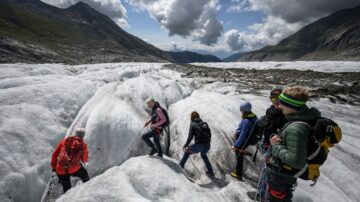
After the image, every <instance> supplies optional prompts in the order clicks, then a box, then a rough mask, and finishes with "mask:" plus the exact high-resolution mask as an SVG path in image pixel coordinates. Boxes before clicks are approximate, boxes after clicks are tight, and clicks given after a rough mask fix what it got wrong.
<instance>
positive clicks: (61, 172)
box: [51, 138, 89, 175]
mask: <svg viewBox="0 0 360 202" xmlns="http://www.w3.org/2000/svg"><path fill="white" fill-rule="evenodd" d="M65 139H66V138H64V139H63V140H61V141H60V143H59V145H58V146H57V147H56V149H55V151H54V153H53V154H52V158H51V167H52V169H55V171H56V174H59V175H64V174H66V173H68V174H73V173H75V172H76V171H78V170H79V169H80V168H81V164H80V162H79V163H78V164H77V165H75V166H72V167H70V168H68V169H67V170H65V169H64V168H63V167H61V166H60V165H58V164H57V161H58V160H57V157H58V155H59V153H60V151H61V149H62V148H63V147H64V145H65ZM88 160H89V152H88V148H87V144H86V143H85V142H84V143H83V144H82V156H81V161H82V162H83V163H87V162H88Z"/></svg>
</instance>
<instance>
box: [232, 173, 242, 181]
mask: <svg viewBox="0 0 360 202" xmlns="http://www.w3.org/2000/svg"><path fill="white" fill-rule="evenodd" d="M230 175H231V177H234V178H236V179H237V180H239V181H243V179H242V176H241V175H238V174H237V173H236V171H233V172H231V173H230Z"/></svg>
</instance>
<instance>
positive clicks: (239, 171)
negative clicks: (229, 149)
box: [236, 152, 244, 178]
mask: <svg viewBox="0 0 360 202" xmlns="http://www.w3.org/2000/svg"><path fill="white" fill-rule="evenodd" d="M236 157H237V158H236V175H238V176H239V177H240V178H242V170H243V163H244V155H243V154H242V153H240V152H236Z"/></svg>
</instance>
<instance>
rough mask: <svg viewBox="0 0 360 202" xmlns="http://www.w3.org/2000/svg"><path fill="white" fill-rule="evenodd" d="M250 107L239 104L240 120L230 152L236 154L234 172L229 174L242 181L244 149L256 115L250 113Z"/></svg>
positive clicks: (244, 103)
mask: <svg viewBox="0 0 360 202" xmlns="http://www.w3.org/2000/svg"><path fill="white" fill-rule="evenodd" d="M251 110H252V105H251V104H250V102H243V103H241V104H240V112H241V117H242V120H241V122H240V124H239V127H238V129H237V130H236V133H235V135H234V140H235V141H234V142H235V143H234V146H233V147H232V150H234V151H235V154H236V171H233V172H231V173H230V174H231V176H232V177H235V178H237V179H238V180H242V177H243V172H242V170H243V161H244V155H245V153H246V152H245V149H246V148H247V147H248V146H249V145H248V137H249V135H250V133H251V130H252V128H253V126H254V124H255V123H256V121H257V117H256V115H255V114H254V113H253V112H252V111H251Z"/></svg>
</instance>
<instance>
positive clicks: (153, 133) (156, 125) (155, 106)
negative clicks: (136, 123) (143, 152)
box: [142, 98, 168, 157]
mask: <svg viewBox="0 0 360 202" xmlns="http://www.w3.org/2000/svg"><path fill="white" fill-rule="evenodd" d="M146 104H147V105H148V107H149V108H150V109H151V116H150V118H149V119H148V120H147V121H146V123H145V125H144V127H146V126H148V125H149V124H150V128H151V130H150V131H149V132H147V133H145V134H143V135H142V139H143V140H144V142H145V143H146V144H147V145H148V146H149V147H150V148H151V151H150V155H154V154H155V153H158V156H159V157H162V156H163V154H162V149H161V145H160V138H159V136H160V134H161V132H162V130H163V126H164V124H166V122H167V121H168V120H167V119H168V117H166V115H165V114H164V111H163V109H162V108H161V106H160V104H159V103H158V102H156V101H155V100H154V99H153V98H149V99H147V100H146ZM150 138H153V139H154V143H155V145H154V143H152V142H151V140H150Z"/></svg>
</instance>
